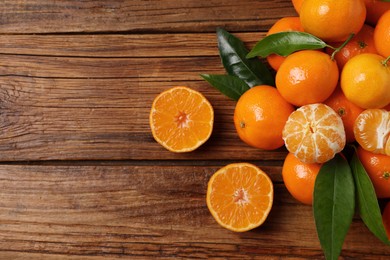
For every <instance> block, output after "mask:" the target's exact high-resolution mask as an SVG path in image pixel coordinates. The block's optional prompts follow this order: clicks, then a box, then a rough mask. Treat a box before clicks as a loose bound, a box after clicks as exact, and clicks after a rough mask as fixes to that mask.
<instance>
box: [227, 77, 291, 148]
mask: <svg viewBox="0 0 390 260" xmlns="http://www.w3.org/2000/svg"><path fill="white" fill-rule="evenodd" d="M293 111H294V107H293V106H292V105H291V104H289V103H288V102H287V101H285V100H284V99H283V98H282V96H281V95H280V94H279V92H278V90H277V89H276V88H274V87H270V86H266V85H262V86H256V87H253V88H251V89H249V90H247V91H246V92H245V93H244V94H243V95H242V96H241V97H240V99H239V100H238V102H237V104H236V108H235V109H234V125H235V127H236V131H237V134H238V136H239V137H240V138H241V140H243V141H244V142H245V143H247V144H249V145H251V146H253V147H256V148H260V149H265V150H273V149H276V148H279V147H281V146H283V144H284V143H283V139H282V130H283V127H284V124H285V123H286V121H287V118H288V116H289V115H290V114H291V113H292V112H293Z"/></svg>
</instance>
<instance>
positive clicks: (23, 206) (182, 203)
mask: <svg viewBox="0 0 390 260" xmlns="http://www.w3.org/2000/svg"><path fill="white" fill-rule="evenodd" d="M259 166H260V167H262V168H263V170H265V171H266V172H268V174H269V175H270V176H271V178H272V180H273V181H274V183H275V202H274V206H273V208H272V211H271V213H270V216H269V218H268V219H267V221H266V222H265V223H264V224H263V225H262V226H261V227H259V228H257V229H255V230H253V231H250V232H246V233H234V232H230V231H228V230H225V229H223V228H221V227H220V226H219V225H218V224H217V223H216V222H215V221H214V219H213V218H212V216H211V215H210V214H209V212H208V209H207V206H206V203H205V191H206V189H207V182H208V180H209V178H210V176H211V175H212V174H213V173H214V172H215V171H216V170H217V169H218V168H219V167H221V165H215V166H207V167H204V166H192V167H188V166H185V167H184V166H120V165H118V166H15V165H14V166H12V165H2V166H0V176H1V178H0V196H1V202H0V221H1V225H0V235H1V237H2V239H1V242H0V258H4V257H5V256H7V255H9V254H10V253H11V252H13V253H14V254H12V255H13V256H15V255H21V256H23V254H24V253H26V252H31V253H32V254H31V255H29V257H34V254H36V256H37V258H38V257H44V256H52V257H53V256H58V257H62V256H63V255H73V256H90V257H92V256H96V257H97V258H98V259H99V258H100V257H103V256H106V257H116V256H117V257H119V256H122V257H123V256H127V257H132V258H133V257H134V258H136V257H140V258H145V257H147V258H151V257H163V258H174V257H180V258H203V259H204V258H208V257H222V258H228V257H233V258H236V259H238V258H241V259H248V258H253V257H256V256H259V255H264V256H268V257H270V258H278V257H285V256H288V257H294V256H296V257H298V256H301V255H302V254H303V255H304V256H305V257H308V258H317V259H318V258H322V257H323V256H322V251H321V249H320V247H319V243H318V239H317V237H316V232H315V227H314V222H313V219H312V211H311V207H310V206H304V205H302V204H299V203H297V202H296V201H295V200H294V199H292V198H291V196H290V195H289V194H288V193H287V191H286V189H285V187H284V185H283V184H281V183H280V180H281V178H280V170H281V169H280V167H278V166H276V167H275V166H261V165H259ZM374 241H376V242H374ZM373 242H374V243H373ZM303 252H304V253H303ZM389 253H390V248H388V247H386V246H384V245H383V244H382V243H381V242H380V241H379V240H377V239H376V238H375V237H374V236H373V235H372V234H371V233H370V232H369V231H368V230H367V229H366V227H365V226H364V225H363V223H362V222H361V220H360V219H358V218H356V219H355V220H354V222H353V224H352V228H351V229H350V231H349V233H348V236H347V239H346V242H345V244H344V247H343V253H342V256H344V257H351V258H355V257H357V258H360V259H375V258H376V259H378V258H380V257H384V256H385V255H387V254H389Z"/></svg>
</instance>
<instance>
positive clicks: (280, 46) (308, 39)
mask: <svg viewBox="0 0 390 260" xmlns="http://www.w3.org/2000/svg"><path fill="white" fill-rule="evenodd" d="M326 46H328V45H327V44H326V43H325V42H324V41H323V40H321V39H319V38H317V37H315V36H314V35H311V34H309V33H304V32H293V31H292V32H280V33H275V34H270V35H268V36H266V37H265V38H263V39H262V40H261V41H259V42H258V43H257V44H256V45H255V47H253V49H252V50H251V51H250V52H249V54H248V55H247V58H253V57H256V56H260V57H267V56H268V55H270V54H273V53H275V54H278V55H281V56H287V55H289V54H291V53H293V52H295V51H299V50H314V49H322V48H324V47H326Z"/></svg>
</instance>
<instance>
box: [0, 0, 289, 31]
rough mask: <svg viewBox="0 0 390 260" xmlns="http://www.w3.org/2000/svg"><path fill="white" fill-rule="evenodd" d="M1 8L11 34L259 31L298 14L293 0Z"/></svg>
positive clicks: (12, 0) (1, 20) (12, 1)
mask: <svg viewBox="0 0 390 260" xmlns="http://www.w3.org/2000/svg"><path fill="white" fill-rule="evenodd" d="M0 10H1V15H0V33H7V34H15V33H17V34H20V33H24V34H26V33H27V34H32V33H69V32H77V33H79V32H83V33H86V32H93V33H95V32H148V33H155V32H212V31H215V28H216V27H218V26H224V27H227V28H228V29H229V30H232V31H257V30H259V29H261V30H265V29H266V28H269V26H270V25H271V24H272V23H273V22H274V21H275V20H276V19H277V18H280V17H284V16H291V15H296V13H295V11H294V9H293V6H292V4H291V1H290V0H281V1H277V0H262V1H256V0H241V1H234V0H229V1H226V0H212V1H190V0H184V1H175V0H163V1H161V0H151V1H143V0H112V1H105V2H102V1H98V0H90V1H72V0H63V1H49V2H45V3H44V4H43V3H42V1H40V0H30V1H28V2H26V1H22V0H3V1H1V2H0ZM260 18H261V19H260Z"/></svg>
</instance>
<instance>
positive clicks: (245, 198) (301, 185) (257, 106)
mask: <svg viewBox="0 0 390 260" xmlns="http://www.w3.org/2000/svg"><path fill="white" fill-rule="evenodd" d="M292 3H293V5H294V8H295V9H296V11H297V13H298V14H299V16H296V17H285V18H282V19H280V20H278V21H277V22H276V23H275V24H274V25H273V26H272V27H271V28H270V30H269V31H268V35H271V34H274V33H278V32H285V31H298V32H306V33H309V34H311V35H314V36H316V37H318V38H319V39H321V40H323V41H325V42H326V43H327V44H329V46H334V47H336V48H329V47H327V48H325V49H322V50H300V51H296V52H293V53H292V54H290V55H288V56H287V57H282V56H278V55H277V54H271V55H269V56H268V57H267V61H268V63H269V65H270V66H271V67H272V68H273V69H274V70H275V71H276V77H275V83H276V88H275V87H272V86H266V85H261V86H256V87H252V88H250V89H249V90H247V91H246V92H245V93H244V94H242V95H241V97H240V98H239V100H238V102H237V104H236V107H235V111H234V125H235V128H236V130H237V133H238V136H239V137H240V138H241V139H242V140H243V141H244V142H245V143H247V144H248V145H250V146H253V147H257V148H260V149H265V150H273V149H278V148H280V147H282V146H285V147H286V148H287V150H288V152H289V153H288V155H287V157H286V159H285V161H284V165H283V169H282V175H283V180H284V183H285V185H286V187H287V189H288V191H289V192H290V193H291V195H292V196H293V197H294V198H296V199H297V200H298V201H300V202H302V203H305V204H312V202H313V190H314V183H315V178H316V176H317V174H318V172H319V170H320V168H321V166H322V164H323V163H325V162H327V161H329V160H331V159H332V158H333V157H334V156H335V155H336V154H337V153H340V152H342V151H343V149H344V148H345V146H346V144H348V143H354V144H355V145H356V146H357V147H358V148H357V151H358V155H359V159H360V160H361V162H362V164H363V165H364V167H365V169H366V171H367V173H368V175H369V176H370V178H371V180H372V183H373V185H374V187H375V191H376V194H377V197H378V198H390V2H382V1H379V0H321V1H318V0H292ZM346 40H349V41H347V42H346ZM339 46H342V48H337V47H339ZM335 49H338V51H337V52H335ZM213 120H214V113H213V108H212V106H211V104H210V103H209V102H208V101H207V100H206V98H205V97H204V96H203V95H202V94H201V93H199V92H197V91H195V90H192V89H190V88H187V87H175V88H172V89H169V90H167V91H165V92H163V93H161V94H160V95H159V96H158V97H156V99H155V100H154V102H153V105H152V110H151V113H150V126H151V130H152V133H153V136H154V138H155V139H156V140H157V142H159V143H160V144H161V145H163V146H164V147H165V148H167V149H168V150H170V151H173V152H188V151H192V150H195V149H196V148H198V147H199V146H200V145H202V144H203V143H204V142H206V140H207V139H208V138H209V137H210V135H211V131H212V128H213ZM272 202H273V186H272V181H271V180H270V179H269V177H268V176H267V174H266V173H264V172H263V171H262V170H261V169H259V168H257V167H256V166H254V165H251V164H247V163H239V164H231V165H228V166H226V167H224V168H222V169H220V170H219V171H217V172H216V173H215V174H214V175H213V176H212V178H211V179H210V181H209V185H208V190H207V205H208V207H209V210H210V212H211V214H212V215H213V216H214V218H215V219H216V221H217V222H218V223H219V224H221V225H222V226H224V227H226V228H228V229H230V230H233V231H246V230H250V229H252V228H255V227H257V226H259V225H261V224H262V223H263V222H264V220H265V219H266V217H267V215H268V213H269V212H270V209H271V207H272ZM384 212H385V213H384V214H385V215H387V216H386V217H385V218H386V219H387V220H388V221H387V220H385V221H384V224H385V225H387V223H389V227H387V229H388V230H390V206H389V207H387V208H386V209H385V211H384Z"/></svg>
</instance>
